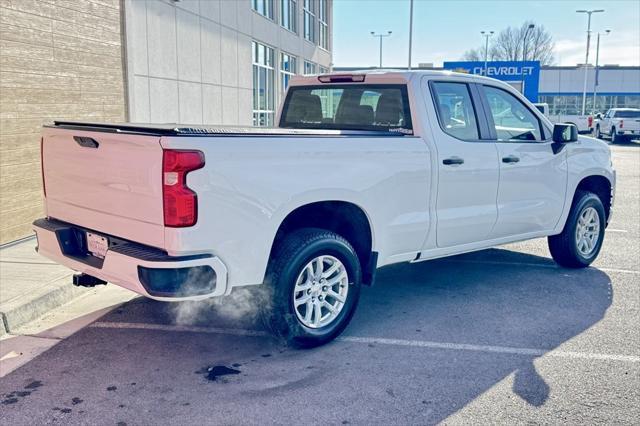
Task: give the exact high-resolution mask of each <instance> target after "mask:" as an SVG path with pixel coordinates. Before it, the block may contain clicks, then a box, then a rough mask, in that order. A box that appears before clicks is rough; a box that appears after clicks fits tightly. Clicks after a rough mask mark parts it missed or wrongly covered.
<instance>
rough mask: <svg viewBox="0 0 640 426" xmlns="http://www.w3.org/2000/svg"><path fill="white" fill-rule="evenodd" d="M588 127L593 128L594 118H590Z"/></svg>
mask: <svg viewBox="0 0 640 426" xmlns="http://www.w3.org/2000/svg"><path fill="white" fill-rule="evenodd" d="M587 127H593V117H592V116H589V118H587Z"/></svg>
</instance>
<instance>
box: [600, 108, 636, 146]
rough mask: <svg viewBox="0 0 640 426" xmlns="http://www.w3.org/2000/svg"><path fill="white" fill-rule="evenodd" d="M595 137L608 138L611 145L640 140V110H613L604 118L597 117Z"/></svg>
mask: <svg viewBox="0 0 640 426" xmlns="http://www.w3.org/2000/svg"><path fill="white" fill-rule="evenodd" d="M595 129H596V130H595V136H596V138H598V139H602V138H604V136H608V137H609V138H611V143H618V142H629V141H631V140H632V139H640V109H638V108H611V109H610V110H609V111H607V113H606V114H605V115H604V116H600V117H597V120H596V123H595Z"/></svg>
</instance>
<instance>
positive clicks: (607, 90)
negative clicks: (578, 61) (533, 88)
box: [538, 65, 640, 115]
mask: <svg viewBox="0 0 640 426" xmlns="http://www.w3.org/2000/svg"><path fill="white" fill-rule="evenodd" d="M595 82H596V73H595V70H594V69H593V68H590V69H589V70H588V71H587V102H586V105H587V106H586V111H587V112H592V111H599V112H606V111H607V110H608V109H609V108H640V67H621V66H611V65H605V66H602V67H599V68H598V85H597V90H596V92H595V104H594V88H595V87H596V86H595ZM583 87H584V68H581V67H543V68H542V71H541V73H540V86H539V88H538V102H544V103H547V104H549V112H550V113H551V114H570V115H571V114H579V113H580V112H582V90H583ZM594 105H595V106H594Z"/></svg>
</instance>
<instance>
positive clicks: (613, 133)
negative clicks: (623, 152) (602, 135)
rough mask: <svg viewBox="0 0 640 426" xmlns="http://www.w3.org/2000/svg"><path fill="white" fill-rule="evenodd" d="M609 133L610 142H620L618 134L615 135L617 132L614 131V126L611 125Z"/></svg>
mask: <svg viewBox="0 0 640 426" xmlns="http://www.w3.org/2000/svg"><path fill="white" fill-rule="evenodd" d="M609 134H610V135H611V143H612V144H613V143H618V142H620V138H619V137H618V135H617V132H616V128H615V127H612V128H611V133H609Z"/></svg>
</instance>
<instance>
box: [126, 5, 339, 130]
mask: <svg viewBox="0 0 640 426" xmlns="http://www.w3.org/2000/svg"><path fill="white" fill-rule="evenodd" d="M124 6H125V7H124V10H125V22H126V24H125V27H126V34H127V36H126V50H127V54H126V58H127V69H128V73H127V75H128V80H127V84H128V86H127V88H128V93H129V96H128V104H129V107H130V117H129V118H130V121H132V122H147V123H148V122H151V123H163V122H167V123H177V122H179V123H185V124H224V125H252V124H253V125H260V126H270V125H273V120H274V116H275V110H276V108H277V105H278V102H279V101H280V100H281V97H282V93H283V91H284V89H285V88H286V84H287V82H288V80H289V78H290V76H291V75H293V74H302V73H307V74H314V73H318V72H323V71H326V70H328V69H329V68H330V64H331V22H330V21H331V19H330V16H331V8H332V1H330V0H219V1H218V0H214V1H211V0H200V1H198V0H180V1H174V0H154V1H140V0H126V1H125V3H124Z"/></svg>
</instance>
